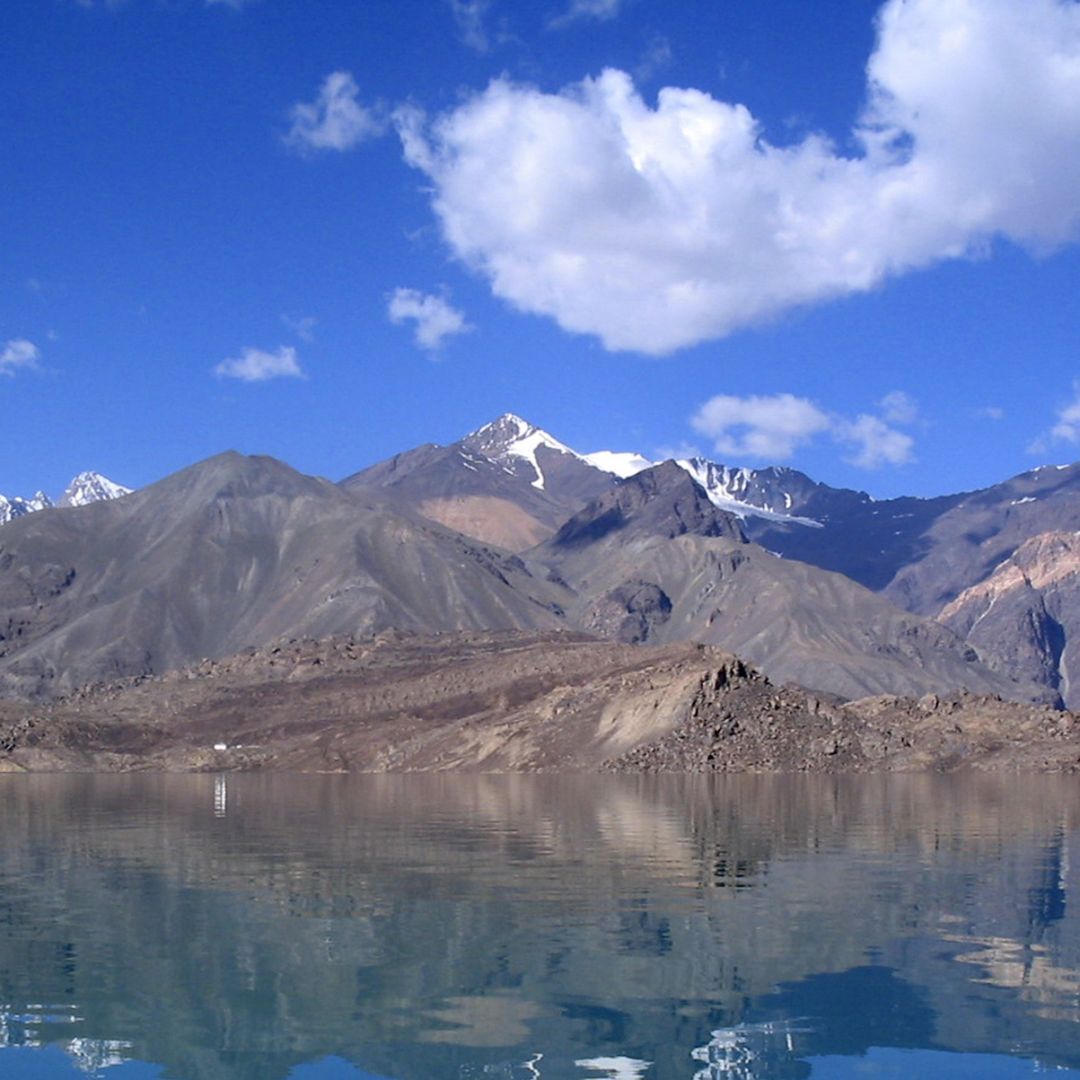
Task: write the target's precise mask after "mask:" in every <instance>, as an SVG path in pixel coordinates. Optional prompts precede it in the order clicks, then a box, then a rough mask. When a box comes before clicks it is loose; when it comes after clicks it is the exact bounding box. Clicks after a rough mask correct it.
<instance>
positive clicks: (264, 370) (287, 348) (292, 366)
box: [213, 345, 304, 382]
mask: <svg viewBox="0 0 1080 1080" xmlns="http://www.w3.org/2000/svg"><path fill="white" fill-rule="evenodd" d="M213 373H214V374H215V375H217V376H218V378H225V379H240V380H241V381H242V382H266V380H267V379H286V378H291V379H302V378H304V373H303V371H302V370H301V369H300V363H299V361H298V360H297V359H296V349H294V348H293V347H292V346H291V345H282V346H281V347H280V348H279V349H278V351H277V352H266V351H265V350H263V349H253V348H250V347H246V348H244V349H242V350H241V351H240V355H239V356H232V357H229V358H228V359H226V360H222V361H221V363H220V364H218V365H217V366H216V367H215V368H214V369H213Z"/></svg>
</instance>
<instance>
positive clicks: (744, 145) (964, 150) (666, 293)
mask: <svg viewBox="0 0 1080 1080" xmlns="http://www.w3.org/2000/svg"><path fill="white" fill-rule="evenodd" d="M868 73H869V82H868V86H867V105H866V108H865V110H864V112H863V114H862V116H861V117H860V118H859V119H858V123H857V125H856V127H855V128H854V131H853V136H854V141H855V144H856V145H858V146H859V147H860V152H859V153H858V154H857V155H854V156H850V157H846V156H843V155H842V154H841V153H839V152H838V150H837V149H836V147H834V146H833V145H832V144H831V143H830V142H829V141H828V140H827V139H825V138H823V137H822V136H820V135H810V136H808V137H806V138H804V139H802V140H801V141H799V142H796V143H793V144H791V145H787V146H774V145H771V144H770V143H769V142H767V141H766V140H765V138H764V136H763V134H762V131H761V128H760V126H759V124H758V123H757V121H756V120H755V118H754V117H753V116H752V115H751V113H750V112H749V111H748V110H747V109H746V108H745V107H744V106H741V105H737V104H730V103H727V102H724V101H719V100H716V99H714V98H713V97H711V96H710V95H709V94H707V93H704V92H702V91H699V90H694V89H677V88H673V87H668V88H665V89H663V90H661V91H660V93H659V96H658V98H657V102H656V105H655V107H654V106H653V105H652V104H651V103H648V102H646V101H645V100H644V99H643V98H642V97H641V95H640V94H639V93H638V91H637V90H636V88H635V86H634V83H633V81H632V79H631V78H630V76H629V75H627V74H625V73H623V72H620V71H615V70H608V71H605V72H604V73H603V74H601V75H600V76H599V77H597V78H590V79H586V80H584V81H583V82H581V83H579V84H576V85H574V86H571V87H568V88H566V89H565V90H563V91H561V92H559V93H544V92H541V91H540V90H538V89H535V88H533V87H529V86H523V85H520V84H516V83H513V82H511V81H509V80H508V79H507V78H501V79H497V80H495V81H494V82H492V83H491V84H490V85H489V86H488V88H487V89H486V90H484V91H483V92H481V93H479V94H476V95H475V96H474V97H472V98H471V99H469V100H468V101H466V102H464V103H463V104H461V105H460V106H458V107H456V108H454V109H453V110H451V111H449V112H447V113H445V114H443V115H441V116H439V117H437V118H435V119H434V121H432V122H431V123H427V122H423V121H422V120H421V119H420V118H418V117H417V115H416V114H415V113H403V114H400V116H399V129H400V131H401V134H402V139H403V144H404V148H405V156H406V159H407V160H408V161H409V162H410V163H411V164H412V165H414V166H415V167H417V168H419V169H421V170H422V171H424V172H425V173H427V175H428V176H429V177H430V179H431V180H432V183H433V187H432V204H433V208H434V210H435V213H436V215H437V217H438V219H439V221H440V224H441V227H442V231H443V234H444V237H445V239H446V241H447V243H448V244H449V245H450V247H451V248H452V249H453V251H454V252H455V253H456V254H457V255H458V256H459V257H460V258H461V259H462V260H463V261H465V262H466V263H467V264H468V265H469V266H471V267H473V268H475V269H476V270H478V271H479V272H481V273H482V274H483V275H485V276H486V277H487V278H488V279H489V281H490V283H491V287H492V289H493V291H494V292H495V293H496V294H497V295H498V296H500V297H502V298H504V299H505V300H507V301H509V302H510V303H512V304H513V305H515V306H516V307H517V308H519V309H521V310H523V311H528V312H534V313H539V314H544V315H547V316H550V317H552V318H553V319H555V320H556V321H557V322H558V323H559V325H560V326H562V327H563V328H564V329H566V330H569V331H574V332H578V333H587V334H595V335H597V336H598V337H600V338H601V340H602V341H603V342H604V344H605V345H606V346H607V347H608V348H610V349H631V350H637V351H641V352H646V353H654V354H662V353H667V352H671V351H673V350H675V349H678V348H682V347H685V346H689V345H693V344H696V343H698V342H701V341H705V340H708V339H712V338H716V337H720V336H723V335H725V334H728V333H730V332H731V331H733V330H735V329H737V328H739V327H743V326H746V325H750V324H753V323H758V322H761V321H763V320H766V319H769V318H773V317H775V316H776V315H778V314H779V313H781V312H784V311H785V310H788V309H790V308H792V307H796V306H799V305H805V304H810V303H817V302H821V301H824V300H827V299H829V298H832V297H838V296H842V295H846V294H850V293H853V292H860V291H864V290H867V289H871V288H873V287H875V286H877V285H879V284H880V283H881V282H882V281H884V280H885V279H886V278H888V277H890V276H893V275H897V274H900V273H904V272H907V271H911V270H914V269H916V268H918V267H923V266H927V265H929V264H931V263H934V262H936V261H939V260H942V259H948V258H957V257H963V256H969V255H972V254H976V253H983V252H985V251H986V250H987V249H988V247H989V246H990V245H991V243H992V242H993V241H994V240H995V239H996V238H999V237H1003V238H1006V239H1009V240H1011V241H1014V242H1016V243H1020V244H1024V245H1026V246H1029V247H1032V248H1036V249H1047V248H1051V247H1053V246H1055V245H1059V244H1062V243H1065V242H1068V241H1070V240H1071V239H1073V238H1074V237H1075V236H1076V234H1077V230H1078V225H1080V188H1078V186H1077V184H1076V182H1075V177H1076V176H1077V175H1078V174H1080V3H1077V2H1075V0H1023V2H1022V3H1020V2H1017V0H888V2H887V3H886V4H885V5H884V7H883V8H882V9H881V12H880V15H879V19H878V41H877V45H876V48H875V51H874V53H873V55H872V56H871V58H870V61H869V66H868Z"/></svg>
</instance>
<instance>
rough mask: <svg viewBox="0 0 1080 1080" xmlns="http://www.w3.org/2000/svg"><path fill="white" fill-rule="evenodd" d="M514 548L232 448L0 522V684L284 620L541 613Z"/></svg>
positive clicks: (218, 645) (234, 647)
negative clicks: (471, 537)
mask: <svg viewBox="0 0 1080 1080" xmlns="http://www.w3.org/2000/svg"><path fill="white" fill-rule="evenodd" d="M559 599H560V592H559V590H558V588H557V587H556V586H553V585H551V584H549V583H546V582H542V581H537V580H535V579H534V578H532V577H531V576H530V574H529V573H528V571H527V570H526V569H525V567H524V566H523V565H522V564H521V563H520V562H519V561H518V560H516V559H513V558H511V557H508V556H506V555H505V554H504V553H502V552H497V551H492V550H491V549H488V548H485V547H484V546H483V545H480V544H477V543H473V542H470V541H468V540H466V538H464V537H463V536H461V535H459V534H456V533H453V532H450V531H448V530H446V529H443V528H441V527H440V526H438V525H436V524H433V523H431V522H427V521H424V520H422V519H419V518H414V517H411V516H409V515H406V514H404V513H401V512H398V511H395V510H394V509H392V508H390V507H388V506H386V505H385V500H380V499H379V498H378V497H377V496H374V495H372V494H370V493H369V494H368V495H367V496H366V497H365V498H357V497H354V496H352V495H349V494H348V493H346V492H344V491H342V490H341V488H339V487H337V486H336V485H334V484H331V483H330V482H329V481H326V480H320V479H316V478H314V477H309V476H303V475H301V474H300V473H297V472H296V471H294V470H293V469H290V468H289V467H288V466H286V465H283V464H282V463H280V462H278V461H275V460H274V459H272V458H260V457H252V458H247V457H243V456H241V455H239V454H235V453H227V454H222V455H219V456H218V457H215V458H211V459H209V460H208V461H205V462H203V463H201V464H199V465H196V466H193V467H191V468H189V469H186V470H184V471H183V472H180V473H177V474H175V475H174V476H171V477H168V478H166V479H165V480H162V481H161V482H160V483H157V484H154V485H152V486H151V487H149V488H145V489H144V490H142V491H140V492H137V493H136V494H134V495H131V496H129V497H127V498H125V499H122V500H118V501H116V502H107V503H104V502H103V503H96V504H94V505H92V506H87V507H81V508H77V509H68V510H47V511H42V512H39V513H36V514H31V515H28V516H26V517H24V518H21V519H19V520H18V521H15V522H12V523H11V524H9V525H6V526H4V527H3V531H2V532H0V612H2V613H3V614H2V615H0V690H2V691H3V692H4V693H7V694H19V695H27V696H37V695H42V694H53V693H57V692H64V691H67V690H69V689H71V688H72V687H74V686H77V685H80V684H82V683H84V682H87V681H91V680H95V679H100V678H103V677H112V676H117V675H129V674H142V673H149V672H160V671H165V670H168V669H170V668H175V667H179V666H181V665H183V664H185V663H190V662H191V661H193V660H198V659H199V658H201V657H214V656H222V655H226V654H229V653H234V652H237V651H238V650H240V649H243V648H245V647H247V646H251V645H258V644H262V643H264V642H267V641H270V640H272V639H273V638H275V637H278V636H281V635H312V636H322V635H326V634H332V633H340V632H349V633H354V632H361V633H367V632H372V631H378V630H380V629H384V628H388V627H396V628H399V629H406V630H410V629H411V630H425V631H429V632H430V631H433V630H455V629H481V628H483V629H511V628H520V627H531V628H537V629H542V628H547V627H553V626H557V625H560V624H561V619H560V617H559V615H558V613H557V603H558V600H559Z"/></svg>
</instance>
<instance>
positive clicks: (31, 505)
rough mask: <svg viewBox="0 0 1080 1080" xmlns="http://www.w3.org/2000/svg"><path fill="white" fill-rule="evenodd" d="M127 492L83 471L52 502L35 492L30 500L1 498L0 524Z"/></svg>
mask: <svg viewBox="0 0 1080 1080" xmlns="http://www.w3.org/2000/svg"><path fill="white" fill-rule="evenodd" d="M130 493H131V488H126V487H123V486H122V485H121V484H117V483H114V482H113V481H112V480H110V479H108V477H105V476H102V475H101V473H96V472H82V473H79V475H78V476H76V477H75V478H74V479H73V480H72V481H71V483H70V484H68V486H67V488H66V489H65V491H64V494H63V495H61V496H60V498H59V499H58V500H57V501H56V502H55V503H54V502H53V501H52V499H50V498H49V496H48V495H46V494H45V493H44V492H43V491H39V492H37V493H36V494H35V495H34V497H33V498H32V499H20V498H18V497H15V498H11V499H8V498H5V497H4V496H3V495H0V525H6V524H7V523H8V522H9V521H14V520H15V518H17V517H23V516H25V515H26V514H32V513H35V512H36V511H38V510H48V509H50V508H51V507H53V506H88V505H89V504H90V503H95V502H103V501H105V500H108V499H119V498H120V496H121V495H129V494H130Z"/></svg>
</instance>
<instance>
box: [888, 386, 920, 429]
mask: <svg viewBox="0 0 1080 1080" xmlns="http://www.w3.org/2000/svg"><path fill="white" fill-rule="evenodd" d="M878 405H879V407H880V409H881V415H882V416H883V417H884V418H885V419H886V420H888V421H889V422H890V423H892V424H914V423H915V421H916V420H918V419H919V403H918V402H917V401H916V400H915V399H914V398H913V397H912V396H911V395H910V394H909V393H907V392H906V391H905V390H890V391H889V393H887V394H886V395H885V396H884V397H883V398H882V399H881V401H879V402H878Z"/></svg>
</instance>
